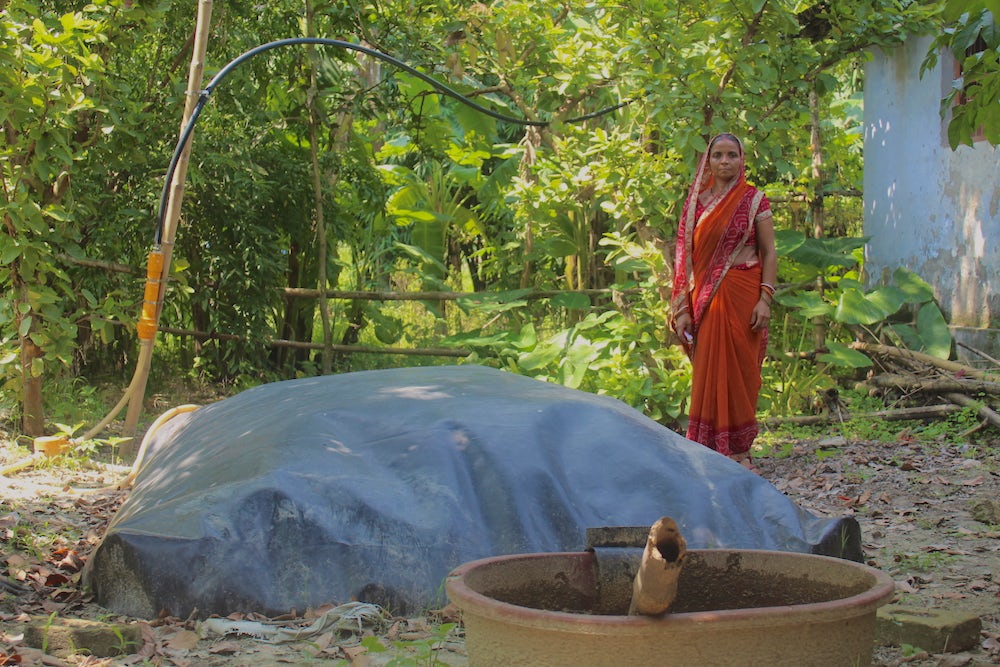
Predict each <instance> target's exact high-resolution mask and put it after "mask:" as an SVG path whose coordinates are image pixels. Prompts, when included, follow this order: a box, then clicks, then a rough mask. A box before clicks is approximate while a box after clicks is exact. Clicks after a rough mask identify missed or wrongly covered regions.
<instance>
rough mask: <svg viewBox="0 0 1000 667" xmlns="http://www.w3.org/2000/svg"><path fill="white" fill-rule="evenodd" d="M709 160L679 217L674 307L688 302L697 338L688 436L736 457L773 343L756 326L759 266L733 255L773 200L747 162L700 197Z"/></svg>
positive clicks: (752, 423) (751, 427)
mask: <svg viewBox="0 0 1000 667" xmlns="http://www.w3.org/2000/svg"><path fill="white" fill-rule="evenodd" d="M707 162H708V157H707V155H706V156H703V158H702V162H701V164H700V165H699V169H698V173H697V175H696V179H695V185H693V186H692V188H691V192H690V193H689V195H688V199H687V201H686V202H685V204H684V210H683V212H682V215H681V224H680V227H679V230H678V238H677V253H676V260H675V267H674V268H675V271H674V289H673V299H672V306H673V312H674V313H677V312H680V310H681V309H682V308H684V307H686V308H687V309H688V310H689V311H690V313H691V318H692V322H693V327H694V336H695V337H694V342H693V344H692V345H690V346H685V347H686V350H687V352H688V355H689V356H690V357H691V364H692V368H693V374H692V382H691V384H692V386H691V403H690V406H689V410H688V418H689V421H688V430H687V438H688V439H689V440H694V441H695V442H700V443H702V444H703V445H706V446H708V447H711V448H712V449H714V450H716V451H718V452H719V453H720V454H725V455H727V456H732V455H739V454H744V453H746V452H748V451H749V450H750V445H752V444H753V441H754V438H756V437H757V430H758V426H757V397H758V395H759V393H760V385H761V380H760V369H761V363H762V361H763V359H764V351H765V349H766V347H767V330H766V329H762V330H760V331H754V330H753V329H751V327H750V319H751V315H752V313H753V309H754V306H755V305H756V303H757V300H758V298H759V296H760V282H761V264H760V262H759V261H752V262H748V263H745V264H739V265H735V264H734V260H735V258H736V256H737V254H738V253H739V252H740V250H742V249H743V247H744V246H746V245H752V244H754V243H755V242H756V235H755V228H754V220H755V219H756V218H757V216H758V215H763V214H770V204H769V202H768V201H767V198H766V197H765V196H764V194H763V193H762V192H760V191H759V190H757V189H756V188H754V187H753V186H751V185H749V184H748V183H747V182H746V178H745V170H744V168H743V167H742V165H741V168H740V172H739V176H738V177H737V178H736V179H735V180H734V181H733V183H732V184H731V185H730V187H729V188H728V189H727V190H726V191H725V192H723V193H722V194H721V195H720V196H719V197H718V198H717V199H715V200H714V201H711V202H709V203H707V204H706V205H704V206H702V205H701V203H700V201H699V195H700V194H701V193H702V192H703V191H705V190H706V189H708V188H710V187H711V185H712V177H711V176H710V175H709V176H707V178H706V165H707ZM697 184H701V186H700V187H698V185H697Z"/></svg>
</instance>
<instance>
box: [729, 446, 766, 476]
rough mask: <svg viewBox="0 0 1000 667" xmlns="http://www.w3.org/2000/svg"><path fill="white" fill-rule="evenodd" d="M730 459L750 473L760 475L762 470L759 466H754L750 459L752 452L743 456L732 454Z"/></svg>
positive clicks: (744, 453) (742, 454)
mask: <svg viewBox="0 0 1000 667" xmlns="http://www.w3.org/2000/svg"><path fill="white" fill-rule="evenodd" d="M729 458H731V459H732V460H734V461H736V462H737V463H739V464H740V465H741V466H743V467H744V468H746V469H747V470H749V471H750V472H752V473H755V474H757V475H759V474H760V469H759V468H758V467H757V466H755V465H754V464H753V461H752V460H751V459H750V452H743V453H741V454H730V455H729Z"/></svg>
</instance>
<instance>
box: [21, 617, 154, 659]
mask: <svg viewBox="0 0 1000 667" xmlns="http://www.w3.org/2000/svg"><path fill="white" fill-rule="evenodd" d="M24 643H25V644H27V645H28V646H30V647H32V648H37V649H40V650H42V651H44V652H45V653H47V654H49V655H53V656H56V657H57V658H68V657H70V656H72V655H92V656H94V657H97V658H107V657H111V656H116V655H129V654H132V653H135V652H137V651H138V650H139V649H140V648H142V630H141V629H140V627H139V625H138V624H127V623H100V622H98V621H84V620H81V619H76V618H58V617H54V618H53V617H49V616H34V617H32V618H31V620H30V621H29V622H28V625H27V626H26V627H25V629H24Z"/></svg>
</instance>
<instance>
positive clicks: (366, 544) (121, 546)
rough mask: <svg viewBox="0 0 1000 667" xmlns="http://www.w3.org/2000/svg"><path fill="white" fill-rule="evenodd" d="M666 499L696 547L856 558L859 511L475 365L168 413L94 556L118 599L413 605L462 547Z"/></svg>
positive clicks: (566, 543) (514, 540)
mask: <svg viewBox="0 0 1000 667" xmlns="http://www.w3.org/2000/svg"><path fill="white" fill-rule="evenodd" d="M663 515H670V516H672V517H674V518H675V519H676V520H677V522H678V523H679V524H680V526H681V531H682V533H683V534H684V535H685V537H686V538H687V542H688V546H689V547H690V548H711V547H727V548H758V549H778V550H786V551H799V552H814V553H827V554H833V555H838V556H845V557H849V558H855V559H859V558H860V553H861V550H860V530H859V528H858V525H857V523H856V522H855V521H854V520H853V519H850V518H819V517H816V516H814V515H812V514H810V513H808V512H806V511H804V510H803V509H801V508H799V507H798V506H797V505H795V504H794V503H792V502H791V501H790V500H789V499H788V498H786V497H785V496H784V495H782V494H781V493H780V492H779V491H778V490H776V489H775V488H774V487H773V486H772V485H771V484H770V483H769V482H767V481H766V480H764V479H762V478H761V477H759V476H757V475H755V474H753V473H752V472H749V471H747V470H746V469H745V468H743V467H742V466H740V465H738V464H736V463H733V462H732V461H730V460H729V459H727V458H726V457H724V456H721V455H719V454H717V453H715V452H713V451H711V450H709V449H708V448H706V447H703V446H702V445H699V444H697V443H693V442H691V441H689V440H686V439H685V438H683V437H681V436H679V435H677V434H676V433H674V432H673V431H671V430H670V429H668V428H666V427H664V426H662V425H660V424H658V423H657V422H655V421H653V420H651V419H649V418H647V417H645V416H644V415H642V414H641V413H640V412H639V411H637V410H635V409H633V408H631V407H629V406H627V405H625V404H624V403H622V402H621V401H618V400H616V399H614V398H610V397H606V396H597V395H593V394H590V393H586V392H582V391H577V390H573V389H567V388H565V387H562V386H559V385H554V384H548V383H545V382H541V381H538V380H534V379H530V378H525V377H521V376H518V375H514V374H512V373H508V372H504V371H499V370H494V369H489V368H484V367H478V366H455V367H426V368H406V369H398V370H386V371H366V372H358V373H348V374H343V375H334V376H326V377H319V378H311V379H301V380H291V381H286V382H278V383H274V384H268V385H263V386H260V387H256V388H254V389H250V390H248V391H245V392H243V393H241V394H238V395H236V396H234V397H232V398H228V399H225V400H222V401H219V402H217V403H214V404H212V405H208V406H205V407H202V408H200V409H198V410H197V411H195V412H192V413H188V414H185V415H182V416H179V417H175V418H174V419H172V420H171V421H169V422H168V423H167V425H166V426H165V427H163V428H162V429H161V430H160V431H159V432H157V434H156V435H155V437H154V438H153V440H152V441H151V445H150V447H149V449H148V452H147V457H146V463H145V464H144V466H143V469H142V470H141V471H140V473H139V475H138V477H137V478H136V481H135V485H134V488H133V491H132V492H131V494H130V496H129V497H128V499H127V500H126V502H125V503H124V504H123V505H122V507H121V509H120V510H119V512H118V514H117V515H116V516H115V518H114V520H113V521H112V523H111V525H110V526H109V528H108V531H107V534H106V535H105V537H104V539H103V541H102V543H101V544H100V545H99V547H98V548H97V550H96V551H95V553H94V554H93V556H92V557H91V559H90V561H89V563H88V567H87V571H86V573H85V576H86V580H87V583H89V584H90V585H91V586H92V587H93V589H94V591H95V593H96V596H97V600H98V602H99V603H100V604H102V605H103V606H105V607H107V608H109V609H111V610H113V611H116V612H118V613H123V614H130V615H133V616H139V617H147V618H148V617H153V616H155V615H157V614H160V613H169V614H171V615H174V616H180V617H187V616H189V615H190V614H192V613H194V614H196V615H198V616H201V617H204V616H207V615H210V614H220V615H225V614H229V613H232V612H234V611H257V612H260V613H264V614H271V615H273V614H278V613H283V612H286V611H288V610H291V609H297V610H300V611H301V610H303V609H305V608H307V607H310V606H312V607H315V606H318V605H321V604H325V603H339V602H345V601H347V600H350V599H362V600H367V601H374V602H378V603H381V604H383V605H385V606H387V607H389V610H390V611H394V612H397V613H409V612H412V611H415V610H417V609H420V608H427V607H433V606H434V605H437V604H441V603H442V602H443V589H442V583H443V580H444V578H445V577H446V575H447V574H448V572H449V571H450V570H451V569H452V568H454V567H455V566H457V565H459V564H461V563H463V562H466V561H469V560H473V559H477V558H483V557H486V556H493V555H501V554H509V553H535V552H556V551H579V550H581V549H583V548H584V547H585V539H586V531H587V529H588V528H599V527H607V526H649V525H651V524H652V523H653V522H654V521H655V520H656V519H658V518H659V517H661V516H663Z"/></svg>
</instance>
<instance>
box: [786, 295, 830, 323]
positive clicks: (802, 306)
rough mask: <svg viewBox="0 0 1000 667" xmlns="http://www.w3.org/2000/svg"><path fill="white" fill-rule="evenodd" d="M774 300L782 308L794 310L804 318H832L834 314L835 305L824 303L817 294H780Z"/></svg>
mask: <svg viewBox="0 0 1000 667" xmlns="http://www.w3.org/2000/svg"><path fill="white" fill-rule="evenodd" d="M774 299H775V301H777V302H778V303H780V304H781V305H782V306H786V307H788V308H794V309H795V311H794V312H795V314H796V315H799V316H800V317H804V318H812V317H832V316H833V313H834V308H833V304H830V303H827V302H826V301H824V300H823V297H821V296H820V295H819V294H817V293H816V292H800V293H798V294H779V295H777V296H775V297H774Z"/></svg>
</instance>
